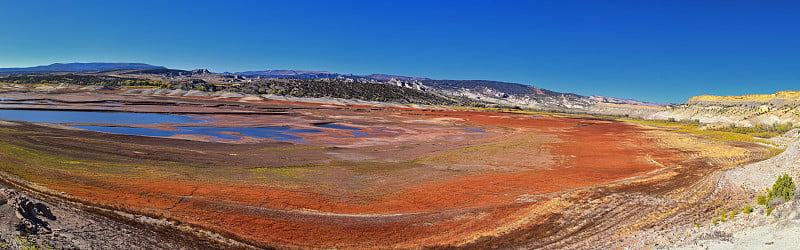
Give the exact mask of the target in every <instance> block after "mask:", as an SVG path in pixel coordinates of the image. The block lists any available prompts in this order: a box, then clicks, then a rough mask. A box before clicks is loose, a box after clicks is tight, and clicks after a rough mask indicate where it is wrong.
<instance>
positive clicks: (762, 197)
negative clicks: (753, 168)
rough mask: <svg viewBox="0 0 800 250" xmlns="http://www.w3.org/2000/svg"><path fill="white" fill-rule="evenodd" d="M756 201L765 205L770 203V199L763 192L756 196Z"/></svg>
mask: <svg viewBox="0 0 800 250" xmlns="http://www.w3.org/2000/svg"><path fill="white" fill-rule="evenodd" d="M756 201H757V202H758V205H764V206H766V205H767V203H769V199H768V198H767V196H766V195H763V194H759V195H758V197H756Z"/></svg>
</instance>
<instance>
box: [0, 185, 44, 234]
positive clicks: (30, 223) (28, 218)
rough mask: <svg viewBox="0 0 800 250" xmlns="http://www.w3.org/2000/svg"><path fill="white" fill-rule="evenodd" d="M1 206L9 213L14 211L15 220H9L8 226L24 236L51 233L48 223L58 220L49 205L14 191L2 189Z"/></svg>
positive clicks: (7, 220)
mask: <svg viewBox="0 0 800 250" xmlns="http://www.w3.org/2000/svg"><path fill="white" fill-rule="evenodd" d="M0 206H2V207H3V209H4V210H6V211H7V212H11V211H13V214H14V217H15V218H7V219H6V222H7V223H8V224H7V225H9V226H11V228H13V229H14V230H16V231H19V232H21V233H24V234H38V233H49V232H51V230H50V227H49V223H48V221H54V220H56V217H55V216H54V215H53V212H52V211H50V208H49V207H48V206H47V205H45V204H43V203H40V202H37V201H35V200H32V199H30V198H28V197H27V196H25V195H22V194H20V193H19V192H17V191H16V190H13V189H0ZM9 217H10V216H9Z"/></svg>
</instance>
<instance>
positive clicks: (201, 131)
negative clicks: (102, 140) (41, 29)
mask: <svg viewBox="0 0 800 250" xmlns="http://www.w3.org/2000/svg"><path fill="white" fill-rule="evenodd" d="M72 127H76V128H81V129H86V130H91V131H97V132H105V133H115V134H126V135H143V136H156V137H171V136H175V135H205V136H211V137H214V138H216V139H221V140H239V139H242V136H248V137H255V138H265V139H273V140H278V141H296V140H302V139H304V138H303V137H300V136H297V135H294V134H303V133H322V132H323V131H322V130H317V129H293V128H290V127H174V128H175V129H178V130H162V129H152V128H133V127H109V126H72Z"/></svg>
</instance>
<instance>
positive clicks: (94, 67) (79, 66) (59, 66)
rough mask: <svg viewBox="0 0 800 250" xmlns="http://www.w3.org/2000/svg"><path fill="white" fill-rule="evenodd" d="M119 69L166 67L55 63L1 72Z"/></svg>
mask: <svg viewBox="0 0 800 250" xmlns="http://www.w3.org/2000/svg"><path fill="white" fill-rule="evenodd" d="M118 69H166V68H165V67H161V66H153V65H150V64H144V63H54V64H50V65H46V66H36V67H28V68H0V73H48V72H85V71H106V70H118Z"/></svg>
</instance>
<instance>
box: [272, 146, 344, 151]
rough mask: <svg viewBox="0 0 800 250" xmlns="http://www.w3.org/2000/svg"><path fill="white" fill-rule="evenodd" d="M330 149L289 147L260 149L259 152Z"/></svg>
mask: <svg viewBox="0 0 800 250" xmlns="http://www.w3.org/2000/svg"><path fill="white" fill-rule="evenodd" d="M328 148H330V147H322V146H309V147H291V148H265V149H261V151H267V152H273V151H296V150H314V149H328Z"/></svg>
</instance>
